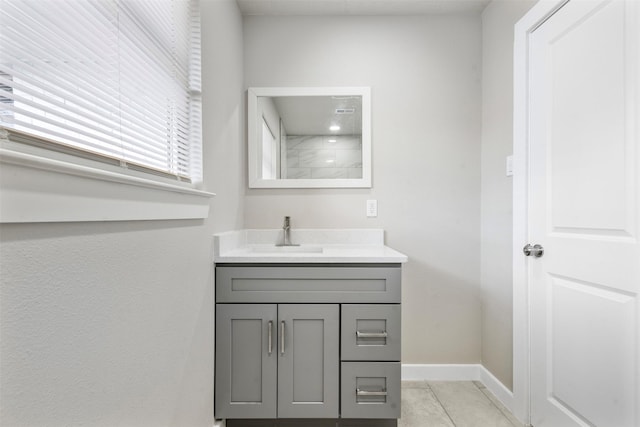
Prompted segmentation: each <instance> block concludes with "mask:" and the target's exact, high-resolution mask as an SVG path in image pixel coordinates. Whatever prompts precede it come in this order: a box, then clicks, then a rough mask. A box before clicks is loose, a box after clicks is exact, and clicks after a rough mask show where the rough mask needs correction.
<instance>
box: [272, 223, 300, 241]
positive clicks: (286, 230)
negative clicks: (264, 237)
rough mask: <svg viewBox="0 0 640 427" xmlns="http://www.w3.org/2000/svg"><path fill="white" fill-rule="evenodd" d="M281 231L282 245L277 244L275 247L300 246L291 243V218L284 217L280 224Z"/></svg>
mask: <svg viewBox="0 0 640 427" xmlns="http://www.w3.org/2000/svg"><path fill="white" fill-rule="evenodd" d="M282 231H283V238H282V243H279V244H277V245H276V246H300V245H297V244H294V243H291V218H290V217H288V216H285V217H284V224H282Z"/></svg>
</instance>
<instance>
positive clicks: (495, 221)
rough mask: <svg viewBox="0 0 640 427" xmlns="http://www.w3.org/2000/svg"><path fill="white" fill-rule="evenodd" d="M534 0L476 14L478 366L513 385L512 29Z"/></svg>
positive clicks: (503, 0) (504, 2)
mask: <svg viewBox="0 0 640 427" xmlns="http://www.w3.org/2000/svg"><path fill="white" fill-rule="evenodd" d="M534 3H535V1H534V0H518V1H513V0H497V1H493V2H491V3H490V4H489V6H487V8H486V9H485V10H484V12H483V13H482V76H483V77H482V151H481V159H482V187H481V201H482V203H481V212H482V214H481V251H480V252H481V253H482V257H481V276H480V277H481V290H482V364H483V365H484V366H485V368H487V369H488V370H489V371H490V372H491V373H493V375H494V376H495V377H496V378H498V379H499V380H500V381H501V382H502V383H504V385H505V386H507V387H508V388H512V386H513V373H512V370H513V349H512V346H513V340H512V334H513V327H512V325H513V318H512V310H513V304H512V298H513V294H512V261H511V259H512V236H513V233H512V216H513V212H512V201H513V198H512V185H511V183H512V178H510V177H506V174H505V168H506V163H505V161H506V157H507V156H508V155H510V154H512V152H513V144H512V141H513V26H514V24H515V23H516V22H517V21H518V19H520V18H521V17H522V16H523V15H524V14H525V12H526V11H528V10H529V8H530V7H531V6H532V5H533V4H534Z"/></svg>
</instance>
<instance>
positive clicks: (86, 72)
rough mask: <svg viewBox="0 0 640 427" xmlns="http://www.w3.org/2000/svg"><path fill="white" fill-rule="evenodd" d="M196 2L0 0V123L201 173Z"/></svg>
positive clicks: (169, 170)
mask: <svg viewBox="0 0 640 427" xmlns="http://www.w3.org/2000/svg"><path fill="white" fill-rule="evenodd" d="M200 89H201V87H200V16H199V4H198V0H55V1H53V0H0V125H2V126H4V127H6V128H10V129H14V130H17V131H23V132H27V133H29V134H33V135H35V136H38V137H42V138H44V139H46V140H48V141H54V142H55V143H56V144H59V145H60V147H72V148H73V149H80V150H83V151H84V152H89V153H93V154H95V155H97V156H101V157H105V158H107V159H117V161H118V162H120V164H121V165H122V166H124V167H134V168H142V169H143V170H147V171H149V172H155V171H158V172H160V173H162V174H169V175H171V176H174V177H176V178H178V179H181V180H189V181H192V182H194V183H198V182H200V181H201V180H202V155H201V150H202V142H201V140H202V138H201V127H202V126H201V91H200Z"/></svg>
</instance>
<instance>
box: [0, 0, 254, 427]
mask: <svg viewBox="0 0 640 427" xmlns="http://www.w3.org/2000/svg"><path fill="white" fill-rule="evenodd" d="M241 23H242V22H241V18H240V15H239V12H238V10H237V6H236V4H235V2H234V1H233V0H215V1H205V2H204V4H203V57H204V61H203V62H204V63H203V92H204V95H203V97H204V99H203V104H204V144H205V147H204V149H205V150H204V163H205V167H204V172H205V182H206V187H207V190H209V191H213V192H217V193H218V196H217V197H216V198H215V199H214V200H213V201H212V209H211V214H210V215H211V216H210V218H209V219H208V220H206V221H198V220H185V221H180V220H178V221H173V220H169V221H135V222H128V221H125V222H90V223H89V222H87V223H50V224H44V223H42V224H33V223H31V224H3V225H1V226H0V384H1V387H0V425H2V426H7V427H9V426H11V427H13V426H25V427H27V426H38V427H41V426H45V425H46V426H52V427H55V426H64V427H70V426H80V425H82V426H92V427H93V426H105V427H116V426H136V427H140V426H153V427H159V426H199V427H210V426H211V425H213V327H214V325H213V277H212V273H213V272H212V264H211V260H212V253H211V245H212V238H211V235H212V233H213V232H214V231H217V230H227V229H233V228H240V227H242V221H243V212H242V203H243V201H242V189H243V188H244V175H243V174H242V173H241V171H242V169H241V165H242V164H243V163H244V154H243V150H242V148H241V147H242V144H243V141H242V138H243V135H244V130H243V128H244V125H243V123H244V119H243V117H244V112H243V107H242V55H241V51H242V31H241ZM0 189H1V188H0Z"/></svg>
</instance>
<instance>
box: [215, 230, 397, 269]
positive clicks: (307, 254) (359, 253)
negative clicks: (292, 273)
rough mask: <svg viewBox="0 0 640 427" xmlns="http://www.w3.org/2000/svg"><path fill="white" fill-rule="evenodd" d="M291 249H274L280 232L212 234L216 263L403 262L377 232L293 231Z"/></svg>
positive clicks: (379, 232)
mask: <svg viewBox="0 0 640 427" xmlns="http://www.w3.org/2000/svg"><path fill="white" fill-rule="evenodd" d="M291 241H292V242H293V243H296V244H299V246H294V247H278V246H276V244H279V243H282V230H277V229H276V230H238V231H230V232H226V233H220V234H216V235H214V262H216V263H404V262H406V261H407V256H406V255H404V254H402V253H400V252H398V251H396V250H394V249H391V248H390V247H388V246H385V245H384V231H383V230H379V229H344V230H325V229H298V230H296V229H294V230H291Z"/></svg>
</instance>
